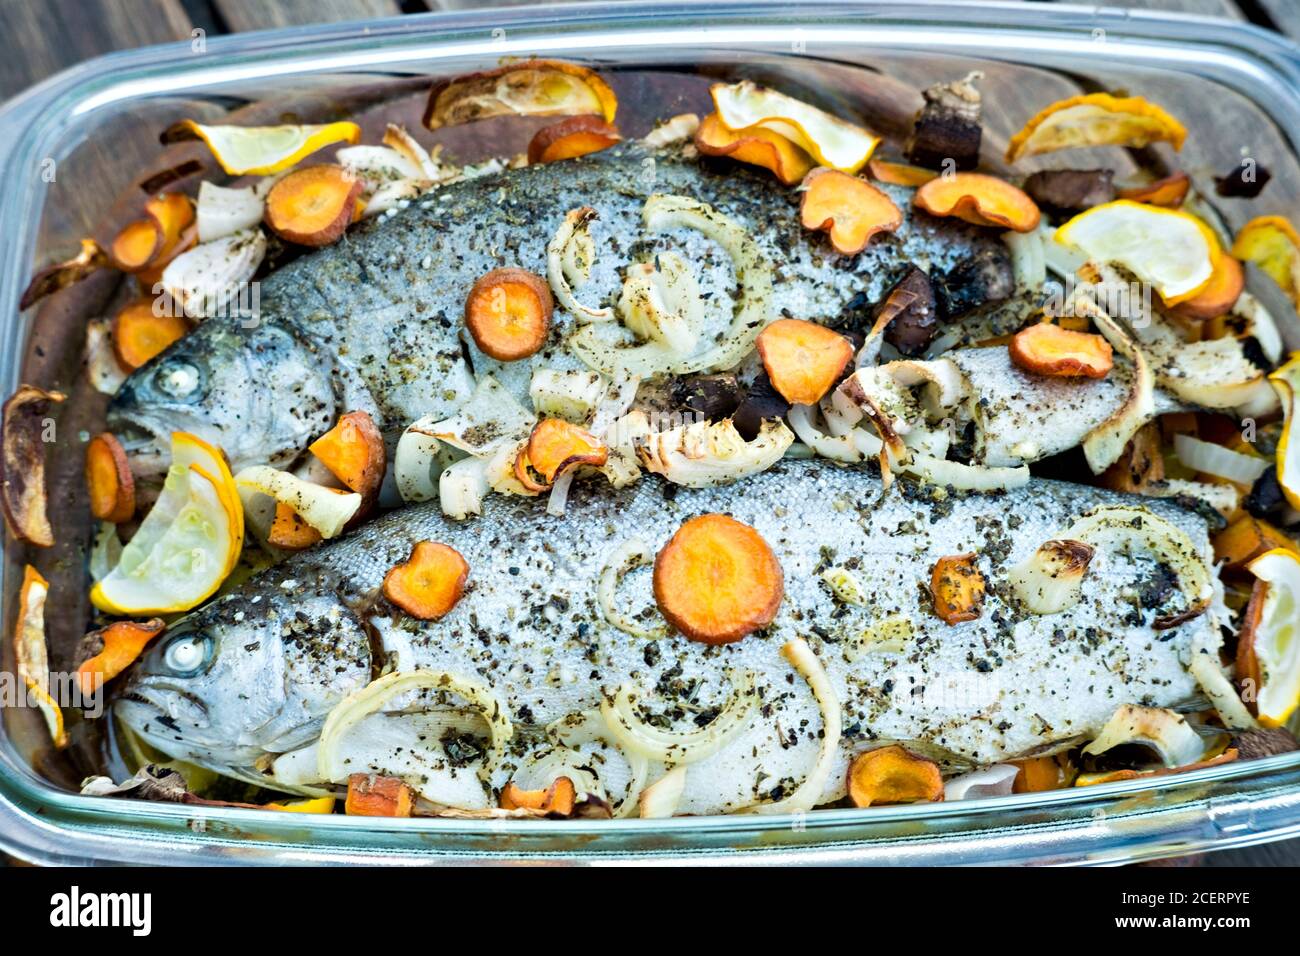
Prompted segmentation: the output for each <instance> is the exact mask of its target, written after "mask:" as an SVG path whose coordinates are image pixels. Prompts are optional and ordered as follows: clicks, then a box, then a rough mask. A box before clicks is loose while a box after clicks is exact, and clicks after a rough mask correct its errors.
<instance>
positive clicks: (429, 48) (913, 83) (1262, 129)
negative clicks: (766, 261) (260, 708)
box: [0, 0, 1300, 865]
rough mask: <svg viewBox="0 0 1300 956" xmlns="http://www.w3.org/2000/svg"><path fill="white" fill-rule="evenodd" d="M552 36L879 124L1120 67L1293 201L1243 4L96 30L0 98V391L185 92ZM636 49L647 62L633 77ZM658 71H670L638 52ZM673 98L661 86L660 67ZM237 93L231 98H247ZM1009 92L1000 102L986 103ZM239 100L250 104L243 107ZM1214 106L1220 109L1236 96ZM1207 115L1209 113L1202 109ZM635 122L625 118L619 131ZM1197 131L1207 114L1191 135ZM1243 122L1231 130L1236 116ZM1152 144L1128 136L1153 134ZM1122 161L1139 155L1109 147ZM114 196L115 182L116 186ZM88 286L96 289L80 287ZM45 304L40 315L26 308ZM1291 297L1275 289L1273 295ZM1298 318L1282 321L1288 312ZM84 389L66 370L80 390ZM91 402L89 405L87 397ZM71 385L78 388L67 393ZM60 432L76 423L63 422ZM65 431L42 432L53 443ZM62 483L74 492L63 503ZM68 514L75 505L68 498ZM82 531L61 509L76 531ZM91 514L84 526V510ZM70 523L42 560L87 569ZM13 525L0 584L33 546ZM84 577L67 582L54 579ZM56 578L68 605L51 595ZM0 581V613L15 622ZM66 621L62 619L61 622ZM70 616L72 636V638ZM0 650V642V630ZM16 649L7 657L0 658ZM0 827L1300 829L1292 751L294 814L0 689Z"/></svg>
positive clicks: (283, 96) (549, 842)
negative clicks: (132, 788)
mask: <svg viewBox="0 0 1300 956" xmlns="http://www.w3.org/2000/svg"><path fill="white" fill-rule="evenodd" d="M530 55H534V56H544V57H552V58H563V59H567V60H573V61H579V62H583V63H587V64H589V65H591V66H593V67H596V68H599V69H601V70H602V71H603V72H604V73H605V74H606V75H608V76H610V77H611V78H612V81H613V83H614V85H615V88H616V90H617V91H618V92H619V93H620V95H621V96H622V97H626V98H627V99H628V100H630V101H632V102H635V101H636V100H637V98H638V97H640V98H641V100H642V101H646V100H654V101H655V105H656V106H657V107H659V115H664V116H666V115H671V114H672V113H673V112H681V111H682V110H683V109H687V108H699V106H701V105H702V104H701V103H700V101H699V97H700V96H701V95H702V91H704V90H705V89H706V88H707V84H706V83H705V82H704V80H703V79H702V77H703V76H707V77H716V76H742V75H743V76H750V77H752V78H754V79H756V80H760V81H766V82H768V83H774V84H779V85H781V86H783V88H786V89H788V90H790V91H791V92H796V93H798V92H799V91H800V90H802V91H804V93H805V95H810V96H813V97H814V98H815V99H817V100H818V101H819V102H820V103H821V104H822V105H826V106H831V107H838V108H840V109H842V110H845V111H846V112H847V113H848V114H849V115H858V116H860V117H862V118H863V119H864V120H867V121H869V123H870V125H873V126H876V127H877V128H879V129H881V130H882V131H883V132H886V133H891V132H897V131H898V130H899V129H901V128H904V127H903V124H905V123H906V122H907V121H908V120H910V118H911V116H912V114H913V113H914V111H915V109H916V108H917V106H918V104H919V102H920V98H919V94H918V92H917V91H918V90H919V88H921V87H922V86H925V85H928V84H929V83H932V82H935V81H938V80H940V79H953V78H956V77H959V76H961V75H962V74H963V73H964V72H966V71H967V70H968V69H972V68H982V69H984V70H985V72H986V74H987V75H986V79H985V81H984V87H983V89H984V93H985V101H986V103H988V104H993V105H994V108H995V109H996V115H993V116H986V128H987V130H988V133H989V136H990V138H992V139H997V138H1002V139H1005V137H1006V136H1008V135H1009V134H1010V133H1011V132H1013V131H1014V129H1015V128H1016V127H1017V126H1018V125H1019V123H1020V122H1023V120H1024V119H1025V118H1027V117H1028V116H1029V115H1031V114H1032V113H1033V112H1034V111H1035V110H1036V109H1037V108H1038V107H1040V106H1041V105H1044V104H1045V103H1047V102H1050V101H1052V100H1053V99H1057V98H1060V97H1061V96H1065V95H1070V92H1069V91H1071V90H1073V91H1078V90H1079V89H1083V90H1084V91H1092V90H1098V89H1107V90H1116V89H1120V88H1125V89H1131V90H1134V91H1140V92H1142V93H1143V94H1145V95H1148V96H1150V97H1151V98H1152V99H1154V100H1156V101H1157V102H1161V103H1163V104H1165V105H1166V106H1168V107H1170V108H1171V109H1172V110H1173V111H1174V112H1175V113H1178V114H1179V115H1181V116H1182V118H1183V119H1184V121H1185V122H1186V123H1187V125H1188V126H1189V127H1191V129H1192V131H1193V136H1192V138H1191V140H1192V141H1191V142H1190V143H1189V145H1188V147H1187V148H1186V149H1185V150H1184V152H1183V153H1182V154H1181V155H1180V156H1179V158H1178V165H1179V166H1181V167H1182V168H1185V169H1188V170H1191V171H1193V172H1194V173H1199V174H1201V175H1204V174H1206V173H1207V172H1209V171H1216V170H1217V171H1222V170H1226V169H1228V168H1230V167H1231V166H1233V165H1234V164H1236V163H1237V162H1238V161H1239V160H1240V158H1241V157H1242V156H1243V155H1246V154H1250V155H1255V156H1258V157H1260V160H1261V162H1263V163H1264V164H1265V165H1266V166H1267V167H1268V168H1269V169H1270V171H1271V172H1272V173H1273V175H1274V183H1273V185H1272V186H1271V187H1270V189H1269V190H1266V191H1265V193H1264V195H1263V196H1262V197H1261V199H1260V200H1259V201H1258V202H1257V203H1256V204H1255V205H1253V206H1251V207H1250V210H1249V212H1247V211H1245V205H1244V204H1241V206H1240V207H1239V208H1229V209H1226V210H1223V212H1224V216H1225V218H1226V219H1227V220H1228V222H1229V224H1230V225H1232V226H1239V225H1240V224H1241V220H1243V219H1244V218H1245V217H1246V216H1248V215H1254V214H1262V213H1268V212H1287V211H1289V210H1287V209H1286V207H1287V206H1288V205H1290V204H1293V203H1294V201H1295V198H1296V196H1297V194H1298V193H1300V163H1297V159H1296V149H1295V145H1296V144H1297V143H1300V49H1297V48H1296V47H1295V46H1293V45H1292V44H1290V43H1288V42H1287V41H1285V40H1283V39H1281V38H1280V37H1278V36H1277V35H1275V34H1272V33H1267V32H1265V31H1262V30H1259V29H1256V28H1254V27H1250V26H1247V25H1243V24H1238V23H1229V22H1226V21H1221V20H1210V19H1203V18H1198V17H1193V16H1186V15H1181V14H1180V15H1178V16H1177V17H1176V18H1175V17H1172V16H1163V15H1159V14H1148V13H1142V12H1134V11H1118V10H1106V9H1095V8H1083V7H1069V6H1057V5H1051V6H1048V5H1041V6H1036V5H1022V4H996V3H984V4H980V5H979V6H971V5H967V4H952V3H915V2H914V3H909V4H907V5H905V6H902V5H899V6H895V5H891V4H882V3H844V4H834V3H804V4H799V5H797V6H794V5H788V4H777V3H768V2H756V0H744V2H738V3H730V2H720V3H702V4H662V3H657V4H653V5H651V4H643V3H629V4H602V5H600V6H599V7H596V6H595V5H592V6H566V7H549V8H543V7H530V8H522V9H521V8H513V9H509V10H500V11H491V10H488V11H475V12H469V13H458V14H438V15H427V16H409V17H402V18H400V19H394V20H385V21H374V22H370V23H360V24H348V25H343V26H321V27H315V28H310V29H300V30H292V31H280V32H272V33H260V34H248V35H239V36H231V37H220V38H212V39H206V40H205V39H203V38H197V39H196V41H195V42H194V43H192V44H189V45H187V44H177V45H174V46H167V47H156V48H151V49H146V50H135V51H130V52H123V53H117V54H113V55H111V56H107V57H103V58H100V59H98V60H94V61H91V62H89V63H86V64H83V65H81V66H79V67H76V68H74V69H72V70H69V71H67V72H65V73H63V74H60V75H59V76H57V77H54V78H52V79H50V80H48V81H46V82H45V83H43V84H41V85H40V86H38V87H36V88H34V89H32V90H30V91H28V92H27V93H25V94H23V95H22V96H20V97H18V98H17V99H15V100H13V101H11V102H10V103H9V104H7V105H6V106H5V107H4V109H3V111H2V112H0V172H3V174H4V177H5V180H4V181H5V182H7V183H9V184H10V185H9V188H7V189H6V190H4V191H3V192H0V216H2V217H3V221H4V222H5V223H6V228H5V229H3V230H0V309H2V310H3V311H2V312H0V314H3V315H7V316H12V317H13V319H12V320H10V321H6V322H5V323H4V325H3V329H2V330H0V335H3V353H0V354H2V358H3V376H4V388H5V391H6V393H7V392H9V391H11V390H12V389H13V388H14V387H15V386H16V385H17V384H18V382H19V381H25V382H31V383H33V384H38V385H42V386H50V385H55V386H67V385H68V384H69V383H70V382H71V381H72V380H73V378H75V377H76V373H77V370H78V368H79V363H80V355H81V336H80V327H79V326H76V327H75V329H76V330H75V331H73V332H71V333H69V332H68V331H67V328H68V323H69V322H71V321H74V320H76V321H80V320H82V319H84V317H85V315H86V314H87V310H95V309H103V308H104V307H105V305H106V304H107V302H108V301H109V300H110V298H111V296H112V294H113V285H114V281H115V280H113V279H112V278H111V277H109V276H107V275H106V274H103V273H101V274H100V275H99V277H97V278H96V279H92V280H89V282H87V283H84V284H83V285H84V286H85V287H86V288H85V289H82V290H81V291H80V292H79V293H78V295H77V297H76V298H77V301H76V302H75V303H74V304H71V305H70V304H69V303H68V301H66V299H65V297H62V296H60V297H55V298H54V299H53V300H51V302H50V303H48V304H47V305H46V306H44V307H42V308H40V309H34V310H29V312H28V313H27V314H22V313H20V312H19V311H18V306H17V304H18V299H19V296H20V294H21V291H22V289H23V287H24V285H25V284H26V282H27V280H28V279H29V277H30V275H31V273H32V271H33V269H34V267H36V266H38V265H41V264H44V263H46V262H49V261H52V260H54V259H56V258H59V257H60V256H61V255H63V254H66V252H67V251H68V250H69V249H70V248H73V247H75V243H76V240H77V239H78V238H79V237H80V236H81V235H83V234H85V233H86V232H87V230H91V231H93V232H94V233H95V234H97V235H100V234H102V233H103V232H104V231H105V230H106V228H107V225H106V224H108V223H112V222H120V221H121V219H120V214H119V215H118V217H117V218H116V219H115V218H114V214H115V206H116V204H118V203H120V202H123V201H125V200H123V199H122V197H121V194H122V191H123V190H124V189H126V188H127V185H128V183H130V182H131V181H132V179H133V178H134V177H136V176H137V175H138V174H139V173H140V171H141V169H142V168H145V167H146V166H147V164H157V163H158V153H159V150H158V147H157V141H156V135H157V133H158V131H160V130H162V129H163V128H165V127H166V126H167V125H169V124H170V123H171V122H173V121H174V120H177V119H181V118H184V117H192V118H206V119H212V118H215V117H217V116H221V115H223V114H225V113H226V112H227V111H229V110H231V109H235V108H243V107H249V108H251V109H253V110H254V111H261V113H260V115H263V116H267V115H275V116H282V115H294V116H297V117H298V118H300V119H302V120H303V121H308V122H312V121H320V120H323V119H333V118H338V117H339V116H341V115H346V114H348V113H349V112H350V111H352V110H356V109H361V108H365V107H367V106H373V105H374V104H376V103H384V102H387V101H389V100H392V99H395V98H400V97H407V98H408V99H411V100H412V102H414V101H416V100H418V99H419V97H418V96H417V94H418V93H419V91H421V90H423V89H424V88H425V86H426V85H427V83H428V77H430V76H447V75H454V74H458V73H463V72H468V71H472V70H477V69H484V68H488V67H491V66H493V65H496V63H498V62H499V60H500V59H501V58H502V57H508V56H530ZM647 77H649V78H651V81H647V79H646V78H647ZM655 77H658V78H661V79H662V78H663V77H675V78H676V80H675V81H674V82H673V83H670V84H668V85H667V86H664V85H662V84H658V83H657V81H653V78H655ZM665 89H671V90H672V91H673V93H672V96H677V97H678V98H679V99H680V104H671V98H672V97H671V96H670V97H669V98H668V100H667V101H669V102H670V104H671V105H673V106H676V105H680V107H681V108H669V109H667V110H666V111H665V110H664V108H663V106H662V104H663V102H665V99H664V96H665V93H664V90H665ZM250 104H251V106H250ZM1003 110H1005V112H1003ZM253 115H257V114H256V113H255V114H253ZM1229 117H1230V118H1231V120H1229ZM1198 130H1200V131H1202V133H1203V135H1201V136H1200V137H1197V136H1196V135H1195V133H1196V132H1197V131H1198ZM644 131H645V130H644V129H636V128H631V129H627V128H625V130H624V132H625V133H630V134H631V135H638V134H640V133H643V132H644ZM1206 131H1208V132H1209V133H1210V134H1213V135H1204V133H1205V132H1206ZM1247 137H1248V138H1247ZM1171 156H1172V154H1168V155H1164V154H1162V153H1161V152H1160V150H1159V149H1157V150H1153V151H1147V154H1146V156H1145V161H1146V162H1148V163H1151V164H1154V165H1156V166H1157V167H1158V166H1159V165H1160V164H1161V163H1162V162H1165V161H1167V160H1168V159H1169V158H1171ZM467 158H468V157H467ZM1129 161H1131V160H1129ZM118 212H119V213H120V210H118ZM91 314H93V311H92V312H91ZM38 316H39V322H38V321H37V319H38ZM1290 320H1291V321H1292V322H1293V323H1294V316H1291V317H1290ZM1287 334H1288V340H1289V345H1290V347H1292V348H1296V347H1298V346H1300V328H1297V327H1292V328H1289V329H1288V330H1287ZM75 397H76V396H74V398H75ZM83 405H84V406H85V407H84V408H83ZM74 406H75V407H74ZM61 415H63V416H64V417H63V418H61V419H60V422H59V427H60V429H61V430H62V431H63V433H64V434H65V435H76V434H77V433H78V431H79V430H80V429H82V428H83V427H87V428H88V427H91V426H90V423H93V421H94V417H95V415H102V400H100V404H99V405H97V406H96V405H94V403H93V402H90V401H89V400H87V401H86V402H85V403H76V402H73V401H70V402H69V403H67V406H66V407H65V408H64V409H63V410H61ZM68 443H69V444H70V445H72V446H74V447H76V445H77V443H76V442H75V441H73V440H71V439H69V440H68ZM56 445H57V443H56ZM52 458H53V461H52V470H51V476H50V480H51V484H52V487H53V489H54V492H53V500H54V502H55V505H54V506H55V508H59V507H60V506H61V505H62V503H63V501H64V499H65V498H67V500H68V501H69V502H71V501H72V499H71V498H70V497H67V496H66V495H64V494H61V493H60V491H59V489H62V488H70V487H71V485H70V482H71V481H72V480H74V477H75V474H76V473H77V472H78V471H79V469H80V460H81V459H80V453H79V452H74V453H73V454H68V455H63V456H60V455H59V453H58V451H57V449H56V451H55V452H54V453H53V455H52ZM67 510H69V511H77V510H84V509H80V508H78V507H77V506H75V503H74V505H73V507H70V508H68V509H67ZM67 520H72V519H67ZM68 537H70V538H75V537H76V536H75V535H70V536H68ZM83 539H84V536H83ZM84 552H85V542H84V540H76V541H68V542H61V544H60V545H59V546H57V547H56V548H55V549H53V551H52V552H47V553H46V554H45V555H43V556H42V560H47V561H48V563H50V564H52V565H54V566H55V571H56V573H64V574H67V575H69V576H70V578H71V579H72V580H83V579H82V574H83V571H82V569H83V567H84V559H85V554H84ZM27 557H28V556H25V555H24V553H23V549H22V547H21V546H19V545H15V544H14V543H13V542H12V541H7V542H6V551H5V565H4V575H5V582H4V589H3V592H2V593H3V595H4V596H5V597H6V598H7V597H8V596H9V595H12V594H14V593H15V592H16V586H15V584H16V575H20V574H21V568H22V564H23V562H24V561H25V560H27ZM81 592H84V586H83V587H80V588H79V589H78V590H74V591H71V592H67V593H81ZM65 603H66V605H67V606H66V607H65V606H62V605H64V604H65ZM12 604H13V602H12V601H10V600H6V601H5V602H4V606H3V611H4V626H5V632H6V633H9V632H10V631H11V629H12V626H13V621H12V619H13V615H14V608H13V607H12ZM60 605H61V606H60V607H59V608H58V609H57V610H56V612H55V619H54V620H53V621H52V622H51V642H52V647H51V653H52V655H53V657H54V663H55V666H56V668H57V666H58V664H59V663H60V660H61V659H62V660H63V662H64V663H66V655H68V654H69V653H70V646H71V644H70V643H69V640H70V638H69V635H70V634H75V636H79V635H80V633H81V632H80V630H79V628H80V627H82V626H83V625H84V623H85V620H86V608H85V606H84V604H82V603H79V600H77V599H74V600H69V601H66V602H63V601H61V602H60ZM60 629H62V632H66V633H63V636H62V638H60V633H61V631H60ZM74 643H75V642H74ZM4 649H5V653H6V654H11V650H10V648H9V642H7V641H6V642H4ZM0 665H2V666H3V668H4V669H5V670H7V671H8V670H12V659H10V658H3V659H0ZM0 715H2V716H3V725H2V727H0V849H4V850H5V851H7V852H9V853H12V854H15V855H17V856H19V857H21V858H25V859H30V860H33V861H39V862H50V863H86V862H115V863H117V862H132V863H159V864H161V863H170V864H175V863H212V864H251V863H277V864H279V863H304V862H311V863H335V862H348V863H377V862H400V863H421V862H423V863H429V862H444V863H445V862H463V861H485V862H509V863H538V862H557V861H564V862H584V863H625V862H628V861H630V860H638V859H639V860H660V861H662V860H664V859H666V858H671V859H673V860H675V861H680V862H686V861H700V862H709V863H754V862H775V861H781V862H801V863H802V862H809V863H887V864H899V863H920V864H961V863H978V864H985V865H987V864H993V863H1072V864H1078V863H1118V862H1126V861H1133V860H1141V859H1149V858H1155V857H1161V856H1170V855H1176V854H1180V853H1188V852H1194V851H1202V850H1212V849H1218V848H1224V847H1229V846H1243V845H1248V844H1251V843H1257V842H1263V841H1268V840H1276V839H1281V838H1284V837H1287V836H1293V835H1300V754H1287V755H1282V756H1278V757H1270V758H1267V759H1264V760H1257V761H1250V762H1239V763H1234V764H1226V765H1221V766H1216V767H1210V768H1207V769H1203V770H1199V771H1195V772H1190V773H1186V774H1181V775H1178V776H1176V777H1172V778H1169V777H1166V778H1162V779H1160V780H1159V781H1158V782H1156V783H1152V782H1151V781H1146V782H1142V781H1136V782H1134V781H1128V782H1121V783H1113V784H1106V785H1102V786H1095V787H1089V788H1086V789H1080V790H1065V791H1057V792H1051V793H1047V794H1032V795H1021V796H1015V797H1007V798H998V799H986V800H978V801H966V802H962V803H952V804H942V803H940V804H929V805H923V806H901V807H885V808H879V809H874V810H872V811H871V812H867V813H864V812H862V811H851V810H849V811H845V810H827V811H817V812H814V813H810V814H806V815H796V816H793V817H758V816H735V817H718V818H699V819H692V818H680V819H672V820H666V821H638V820H631V821H589V822H580V821H573V822H547V823H545V824H541V825H539V824H538V823H536V822H529V821H471V820H446V819H404V820H383V819H374V818H349V817H345V816H330V817H304V816H300V815H297V814H277V813H273V812H267V811H256V810H243V809H233V808H208V807H200V806H183V805H174V804H158V803H144V802H138V801H123V800H112V799H106V798H90V797H82V796H80V795H78V794H77V793H76V792H75V791H76V787H77V783H78V782H79V779H80V775H81V774H82V773H84V772H85V766H84V762H83V764H78V763H77V760H76V758H75V756H68V755H61V756H58V757H55V756H52V755H51V754H50V753H49V752H48V746H47V745H46V743H45V741H46V738H45V737H44V729H43V726H42V725H41V724H40V723H39V718H38V717H37V716H36V713H35V711H33V710H30V709H23V708H16V709H15V708H10V709H6V710H4V711H3V712H0Z"/></svg>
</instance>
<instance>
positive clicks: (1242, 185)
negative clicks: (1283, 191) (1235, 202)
mask: <svg viewBox="0 0 1300 956" xmlns="http://www.w3.org/2000/svg"><path fill="white" fill-rule="evenodd" d="M1272 178H1273V174H1272V173H1270V172H1269V171H1268V170H1267V169H1265V168H1264V167H1263V166H1260V165H1258V164H1257V163H1255V162H1253V161H1252V162H1249V163H1247V162H1245V161H1243V162H1240V163H1238V164H1237V165H1236V166H1234V167H1233V169H1232V172H1230V173H1228V174H1227V175H1225V176H1216V177H1215V179H1214V191H1215V192H1217V193H1218V194H1219V195H1220V196H1226V197H1229V198H1232V199H1254V198H1255V197H1256V196H1258V195H1259V194H1260V193H1261V192H1263V191H1264V187H1265V186H1267V185H1268V181H1269V180H1270V179H1272Z"/></svg>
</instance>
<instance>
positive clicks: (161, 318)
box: [113, 299, 190, 371]
mask: <svg viewBox="0 0 1300 956" xmlns="http://www.w3.org/2000/svg"><path fill="white" fill-rule="evenodd" d="M189 330H190V327H189V323H188V322H186V321H185V319H184V318H182V317H181V316H179V315H170V314H163V315H154V300H153V299H140V300H138V301H136V302H132V303H130V304H129V305H126V306H124V307H123V308H122V310H121V311H120V312H118V313H117V315H115V316H114V317H113V351H114V352H115V353H117V358H118V361H120V362H121V363H122V365H123V366H125V367H126V368H127V369H128V370H132V371H134V370H135V369H137V368H139V367H140V366H141V365H144V364H145V363H146V362H148V361H149V360H150V359H151V358H153V357H154V356H155V355H157V354H158V353H160V352H162V351H163V350H164V349H166V348H167V346H169V345H171V344H172V343H173V342H175V341H176V340H177V339H179V338H180V337H181V336H183V335H184V334H185V333H186V332H188V331H189Z"/></svg>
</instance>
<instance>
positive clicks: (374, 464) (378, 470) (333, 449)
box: [307, 411, 387, 499]
mask: <svg viewBox="0 0 1300 956" xmlns="http://www.w3.org/2000/svg"><path fill="white" fill-rule="evenodd" d="M307 450H308V451H310V452H311V453H312V454H313V455H315V456H316V457H317V458H319V459H320V460H321V461H322V462H323V463H324V464H325V467H326V468H328V469H329V470H330V471H331V472H332V473H333V475H334V477H335V478H337V479H338V480H339V481H341V482H343V484H345V485H347V486H348V487H349V488H351V489H352V490H353V491H355V492H357V494H359V495H362V496H363V497H365V498H367V499H373V498H374V497H376V496H377V495H378V494H379V486H380V485H381V484H383V481H384V471H385V469H386V467H387V461H386V458H385V455H384V436H383V435H381V434H380V433H379V429H378V427H376V425H375V420H374V419H373V418H371V417H370V413H369V412H364V411H356V412H348V413H347V414H346V415H344V416H343V417H342V418H340V419H339V421H338V424H337V425H335V426H334V427H333V428H331V429H330V430H329V431H327V432H326V433H325V434H324V435H322V436H321V437H320V438H317V439H316V440H315V441H314V442H312V443H311V444H310V445H309V446H307Z"/></svg>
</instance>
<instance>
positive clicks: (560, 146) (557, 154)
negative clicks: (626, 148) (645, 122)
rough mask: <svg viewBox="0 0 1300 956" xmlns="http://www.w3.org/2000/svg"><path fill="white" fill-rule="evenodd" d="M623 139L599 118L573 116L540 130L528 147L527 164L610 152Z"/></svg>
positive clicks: (615, 130)
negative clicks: (602, 151) (604, 150)
mask: <svg viewBox="0 0 1300 956" xmlns="http://www.w3.org/2000/svg"><path fill="white" fill-rule="evenodd" d="M622 139H623V137H622V136H620V135H619V132H618V130H617V129H615V128H614V127H613V126H611V125H610V124H609V123H606V122H605V121H604V120H603V119H601V118H600V117H598V116H571V117H569V118H568V119H566V120H561V121H560V122H558V123H554V124H552V125H550V126H546V127H543V128H542V129H539V130H538V131H537V135H535V136H534V137H533V138H532V141H531V142H530V143H529V144H528V162H529V164H530V165H532V164H536V163H553V162H555V161H556V160H560V159H574V158H576V157H578V156H586V155H587V154H588V153H597V152H600V151H601V150H602V149H609V147H611V146H613V145H614V144H615V143H617V142H619V141H621V140H622Z"/></svg>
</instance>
